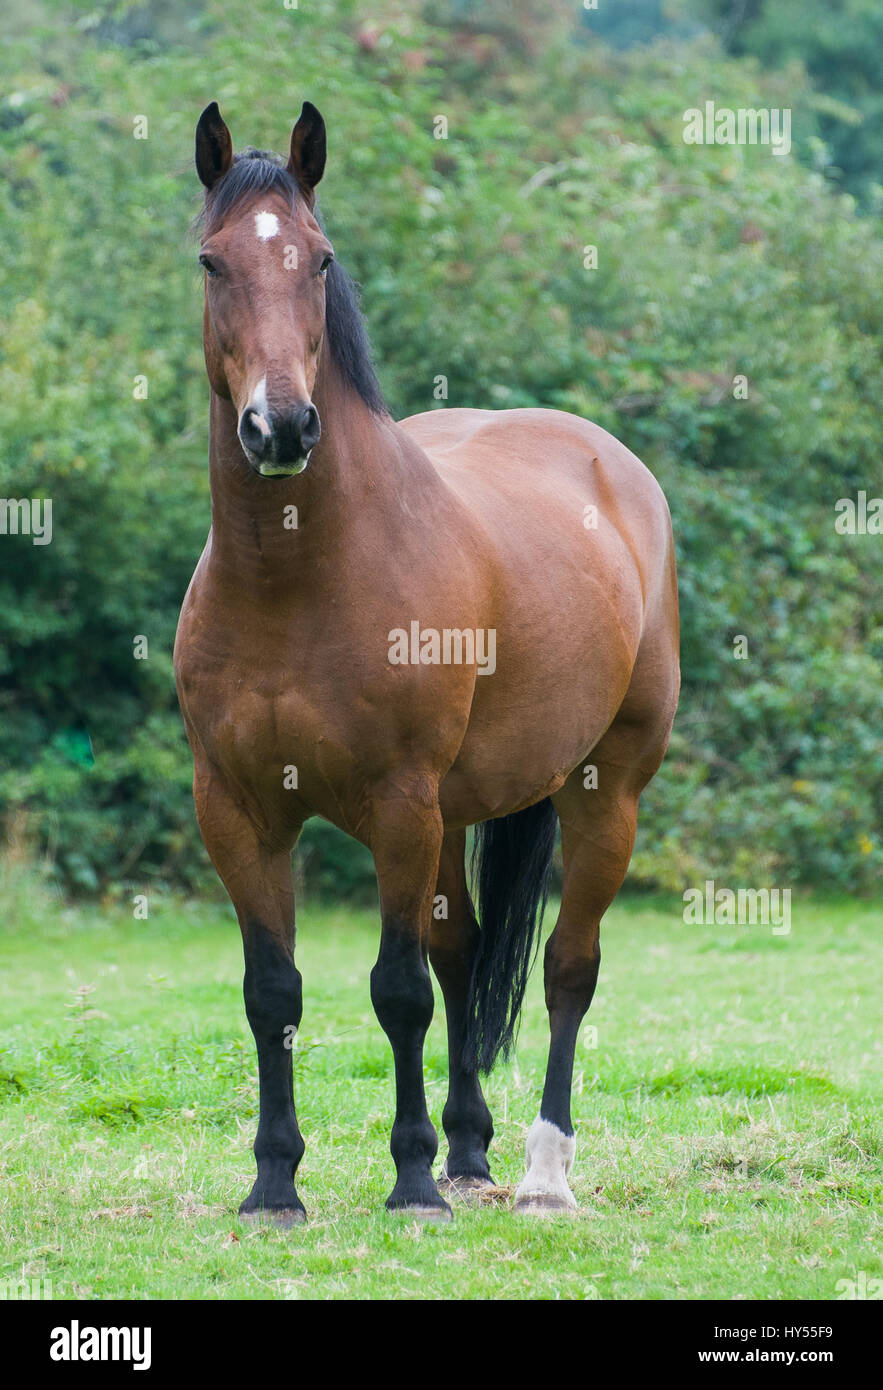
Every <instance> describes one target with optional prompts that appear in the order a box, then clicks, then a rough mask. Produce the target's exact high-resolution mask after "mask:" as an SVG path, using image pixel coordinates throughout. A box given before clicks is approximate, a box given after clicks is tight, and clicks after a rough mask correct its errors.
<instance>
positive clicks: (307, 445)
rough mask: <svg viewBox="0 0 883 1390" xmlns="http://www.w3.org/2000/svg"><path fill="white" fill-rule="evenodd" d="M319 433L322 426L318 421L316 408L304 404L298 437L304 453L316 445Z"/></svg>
mask: <svg viewBox="0 0 883 1390" xmlns="http://www.w3.org/2000/svg"><path fill="white" fill-rule="evenodd" d="M321 433H322V426H321V424H320V422H319V412H318V410H317V409H316V407H315V406H314V405H308V406H306V407H305V408H304V412H303V415H302V417H301V426H300V439H301V445H302V446H303V450H304V453H306V454H308V453H309V452H310V450H311V449H314V448H315V447H316V445H317V444H318V442H319V436H320V434H321Z"/></svg>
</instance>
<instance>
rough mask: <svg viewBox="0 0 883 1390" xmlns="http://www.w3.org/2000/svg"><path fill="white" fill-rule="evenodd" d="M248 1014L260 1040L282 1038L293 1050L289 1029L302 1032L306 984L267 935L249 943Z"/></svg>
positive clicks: (256, 935)
mask: <svg viewBox="0 0 883 1390" xmlns="http://www.w3.org/2000/svg"><path fill="white" fill-rule="evenodd" d="M243 997H244V999H245V1013H246V1016H247V1018H248V1021H249V1024H250V1025H251V1028H252V1031H253V1033H254V1034H255V1036H256V1037H266V1038H268V1039H269V1038H275V1037H278V1041H279V1042H280V1044H282V1045H285V1046H287V1047H288V1048H290V1047H291V1041H290V1034H288V1033H286V1031H285V1030H286V1029H289V1028H292V1027H293V1028H295V1029H297V1028H299V1027H300V1021H301V1018H302V1016H303V981H302V977H301V973H300V971H299V970H298V968H297V966H296V965H295V964H294V961H293V960H292V959H291V957H290V956H289V955H288V954H287V952H286V951H284V950H283V949H282V948H281V947H280V946H278V944H277V943H276V942H274V941H273V940H272V939H271V938H269V937H268V936H267V934H266V933H264V932H260V931H255V932H251V933H249V934H248V936H247V937H246V941H245V979H244V981H243Z"/></svg>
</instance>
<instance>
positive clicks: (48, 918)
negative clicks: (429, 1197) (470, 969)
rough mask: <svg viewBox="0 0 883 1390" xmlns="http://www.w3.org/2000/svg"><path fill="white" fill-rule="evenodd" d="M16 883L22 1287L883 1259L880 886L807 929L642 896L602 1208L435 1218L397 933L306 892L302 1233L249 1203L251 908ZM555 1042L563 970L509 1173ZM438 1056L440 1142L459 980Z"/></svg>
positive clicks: (10, 890)
mask: <svg viewBox="0 0 883 1390" xmlns="http://www.w3.org/2000/svg"><path fill="white" fill-rule="evenodd" d="M2 902H3V907H4V918H5V926H4V928H3V931H2V949H3V954H4V958H5V965H6V968H5V970H4V972H3V979H2V985H0V1037H2V1050H0V1098H2V1102H3V1124H2V1131H0V1156H2V1168H3V1182H2V1193H3V1196H2V1204H0V1249H2V1252H3V1269H2V1276H3V1277H4V1278H12V1279H18V1278H20V1277H22V1276H24V1277H26V1278H28V1279H37V1280H40V1279H42V1280H49V1281H51V1285H52V1293H53V1296H54V1297H55V1298H56V1299H58V1298H111V1297H114V1298H188V1299H225V1298H260V1299H265V1298H287V1299H299V1298H322V1299H330V1298H390V1297H394V1298H458V1299H462V1298H505V1299H523V1298H531V1299H537V1298H539V1299H550V1298H559V1297H560V1298H566V1299H611V1298H615V1299H688V1298H693V1299H709V1298H730V1299H752V1298H764V1299H794V1298H812V1299H832V1298H837V1297H839V1296H842V1295H843V1291H844V1290H848V1289H849V1287H850V1286H849V1285H848V1284H845V1283H838V1281H849V1280H852V1281H858V1285H859V1287H866V1282H864V1281H870V1280H872V1279H876V1278H879V1277H880V1276H881V1275H883V1259H881V1254H880V1241H879V1204H880V1196H881V1191H883V1182H881V1166H883V1165H881V1159H883V1130H881V1125H880V1120H879V1100H880V1089H881V1085H880V1076H881V1066H880V1042H879V1037H878V1033H877V1024H878V1021H879V1001H880V998H881V995H883V988H881V985H883V980H881V975H883V971H881V955H883V952H881V943H880V931H879V928H880V921H881V917H883V907H881V905H879V904H877V905H874V904H869V903H859V902H849V901H840V902H821V901H818V900H811V899H799V900H795V901H794V902H793V904H792V913H791V933H790V935H788V936H781V935H779V936H776V935H773V934H772V932H771V931H770V928H769V927H760V926H752V927H726V926H695V925H687V924H685V923H684V921H683V920H682V904H681V903H680V902H679V901H677V900H668V901H663V900H652V901H648V900H647V899H634V898H633V899H623V900H621V901H620V902H619V903H618V904H617V905H615V907H614V908H613V910H612V911H611V912H610V913H609V914H608V917H607V920H606V923H605V929H604V932H603V936H602V947H603V953H604V955H603V960H602V966H601V979H600V984H599V987H598V992H597V995H596V998H595V1003H594V1004H593V1006H592V1010H591V1013H590V1015H589V1018H588V1021H587V1022H588V1024H589V1025H591V1026H589V1027H587V1028H586V1030H585V1031H584V1034H583V1039H582V1043H581V1046H580V1049H579V1051H578V1055H577V1064H576V1083H575V1092H574V1122H575V1126H576V1132H577V1159H576V1166H575V1169H574V1176H573V1188H574V1192H575V1194H576V1196H577V1199H578V1201H579V1203H580V1213H579V1215H578V1216H576V1217H574V1218H566V1217H559V1218H555V1219H552V1220H545V1221H543V1220H538V1219H531V1218H528V1217H525V1216H516V1215H515V1214H514V1213H513V1211H512V1210H511V1207H510V1205H509V1203H508V1201H507V1200H506V1198H505V1195H501V1197H500V1199H499V1200H498V1201H496V1202H495V1203H494V1204H493V1205H489V1206H487V1207H484V1208H480V1209H471V1208H466V1207H458V1208H457V1210H456V1213H455V1219H454V1221H453V1222H450V1223H427V1224H419V1223H417V1222H415V1221H413V1220H411V1219H409V1218H407V1217H404V1216H394V1215H390V1214H388V1213H386V1212H385V1210H384V1207H383V1201H384V1198H385V1196H386V1194H387V1192H388V1191H389V1189H390V1187H391V1186H392V1180H393V1170H392V1160H391V1159H390V1156H389V1149H388V1145H389V1130H390V1126H391V1123H392V1114H393V1091H392V1067H391V1054H390V1052H389V1048H388V1045H387V1042H386V1039H385V1038H384V1036H383V1034H382V1033H381V1031H380V1028H379V1025H378V1024H377V1022H376V1019H375V1017H374V1014H373V1011H372V1009H371V1003H370V999H369V994H368V974H369V970H370V968H371V965H372V963H373V960H374V957H375V954H376V949H377V941H378V930H377V925H376V921H375V919H374V916H373V914H372V913H370V912H364V911H355V910H352V909H348V908H347V909H343V908H338V909H329V908H327V907H319V906H317V905H310V904H307V906H306V907H305V908H304V909H303V910H302V911H301V913H300V917H299V935H298V964H299V966H300V968H301V970H302V972H303V975H304V991H305V1009H304V1019H303V1025H302V1030H301V1035H300V1039H299V1045H298V1048H297V1050H296V1052H295V1095H296V1100H297V1105H298V1116H299V1120H300V1124H301V1128H302V1130H303V1133H304V1137H305V1139H306V1143H307V1151H306V1155H305V1157H304V1160H303V1163H302V1165H301V1168H300V1173H299V1179H298V1189H299V1191H300V1194H301V1197H302V1199H303V1201H304V1202H305V1204H306V1206H307V1210H308V1212H309V1216H310V1220H309V1222H308V1224H307V1225H306V1226H304V1227H300V1228H298V1229H295V1230H290V1231H284V1232H282V1231H277V1230H275V1229H264V1228H260V1229H257V1230H256V1229H253V1228H251V1227H246V1226H244V1225H242V1224H241V1223H240V1222H239V1220H238V1218H237V1215H236V1209H237V1206H238V1203H239V1202H240V1200H241V1199H242V1198H243V1197H244V1196H245V1195H246V1193H247V1192H248V1190H249V1187H250V1185H251V1182H252V1178H253V1158H252V1154H251V1143H252V1140H253V1137H254V1130H255V1126H256V1114H257V1079H256V1065H255V1060H254V1052H253V1046H252V1041H251V1035H250V1033H249V1031H248V1026H247V1023H246V1020H245V1015H244V1010H243V1005H242V997H241V977H242V963H241V955H240V941H239V932H238V928H237V926H236V923H235V920H234V919H233V917H232V913H231V912H230V910H229V909H227V908H225V907H223V906H219V905H212V904H201V905H200V904H192V903H184V902H182V901H180V900H165V901H163V900H158V899H157V898H156V897H154V898H152V899H151V905H150V916H149V918H148V919H147V920H145V921H141V920H135V919H134V918H133V916H132V915H131V910H130V909H129V908H127V907H119V906H118V907H115V908H107V909H100V908H98V907H95V906H81V907H70V906H65V905H64V904H60V903H56V902H54V901H53V900H52V899H50V898H48V897H47V896H46V895H45V893H44V892H43V891H42V890H40V889H39V888H38V887H37V886H36V885H35V883H34V882H33V880H32V879H30V878H28V877H27V876H26V875H24V876H23V875H22V874H21V873H19V872H12V873H7V876H6V881H5V884H4V885H3V886H2ZM552 920H553V918H552V916H551V914H550V915H549V918H548V920H547V925H551V921H552ZM595 1030H597V1031H596V1032H595ZM545 1047H546V1017H545V1010H544V1007H543V1002H542V985H541V971H540V970H536V971H535V972H534V975H533V977H532V981H531V986H530V990H529V997H528V1000H527V1004H526V1007H525V1012H524V1018H523V1026H522V1030H521V1035H520V1040H519V1045H518V1049H517V1055H516V1058H515V1059H514V1061H513V1062H511V1063H510V1064H509V1065H507V1066H501V1067H499V1068H498V1070H497V1071H495V1073H494V1074H493V1076H492V1077H491V1079H490V1080H489V1082H488V1084H487V1087H486V1094H487V1096H488V1100H489V1103H490V1106H491V1109H492V1111H493V1114H494V1122H495V1126H496V1131H497V1132H496V1138H495V1139H494V1143H493V1146H492V1169H493V1172H494V1176H495V1178H496V1180H497V1182H498V1183H499V1184H500V1185H501V1186H502V1187H504V1188H505V1187H506V1186H510V1187H514V1186H515V1185H516V1184H517V1182H518V1180H519V1178H520V1176H521V1173H522V1163H523V1148H524V1138H525V1134H526V1131H527V1128H528V1126H529V1124H530V1122H531V1120H532V1118H533V1117H534V1115H535V1113H536V1111H537V1107H538V1103H539V1094H540V1088H541V1084H542V1074H543V1066H544V1062H545ZM425 1062H426V1067H425V1071H426V1083H427V1094H428V1100H429V1107H430V1113H431V1115H432V1118H433V1121H434V1123H435V1124H436V1125H437V1127H438V1128H439V1130H440V1127H441V1124H440V1122H441V1110H442V1106H443V1103H444V1097H445V1088H446V1052H445V1044H444V1029H443V1010H442V1007H441V999H440V994H439V991H438V990H436V1017H435V1020H434V1022H433V1025H432V1028H431V1030H430V1033H429V1036H428V1038H427V1045H426V1053H425ZM443 1153H444V1143H443V1140H442V1146H441V1149H440V1154H439V1163H440V1162H441V1157H442V1156H443Z"/></svg>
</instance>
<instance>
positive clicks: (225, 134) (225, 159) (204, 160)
mask: <svg viewBox="0 0 883 1390" xmlns="http://www.w3.org/2000/svg"><path fill="white" fill-rule="evenodd" d="M232 163H233V141H232V139H231V137H230V132H229V130H228V129H227V127H226V125H225V124H224V119H223V117H222V115H221V113H220V111H219V110H218V103H217V102H216V101H213V102H212V103H211V105H210V106H207V107H206V108H205V110H204V111H203V113H202V115H201V116H200V118H199V123H198V124H197V127H196V172H197V174H198V175H199V177H200V178H201V179H202V181H203V183H204V184H205V186H206V188H212V187H213V186H214V185H215V184H216V183H217V181H218V179H220V178H223V176H224V175H225V174H226V172H227V170H228V169H229V168H230V165H231V164H232Z"/></svg>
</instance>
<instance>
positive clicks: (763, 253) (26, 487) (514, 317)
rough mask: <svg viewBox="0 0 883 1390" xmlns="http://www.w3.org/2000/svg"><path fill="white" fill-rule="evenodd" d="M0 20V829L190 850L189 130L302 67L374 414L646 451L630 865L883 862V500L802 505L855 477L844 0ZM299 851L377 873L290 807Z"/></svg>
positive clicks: (28, 839)
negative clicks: (476, 415) (562, 433)
mask: <svg viewBox="0 0 883 1390" xmlns="http://www.w3.org/2000/svg"><path fill="white" fill-rule="evenodd" d="M2 25H3V36H4V41H3V44H2V48H0V70H2V89H0V92H2V94H0V161H2V165H0V247H2V251H0V288H2V293H0V496H2V497H4V498H23V497H27V498H51V499H52V502H53V538H52V542H51V544H50V545H45V546H34V545H33V544H32V538H31V537H29V536H2V537H0V732H2V739H0V816H2V818H3V821H4V823H5V829H6V833H7V836H8V839H9V842H10V845H11V851H10V852H11V854H12V856H13V858H14V860H15V861H16V862H17V863H19V864H24V865H28V866H30V868H29V872H30V871H34V872H36V873H38V874H40V875H42V876H44V877H46V878H47V879H49V880H50V881H51V882H52V883H54V884H55V885H57V887H58V888H59V889H60V890H61V891H62V892H64V893H65V894H68V895H100V896H101V897H102V898H104V899H105V900H111V901H112V900H113V899H115V898H126V897H130V896H131V894H132V893H133V892H144V891H146V890H148V889H150V890H151V891H154V890H155V891H166V890H167V891H178V890H184V891H187V892H193V891H196V890H199V891H201V892H202V891H209V892H212V893H215V892H217V893H220V891H221V890H220V886H219V885H218V884H217V880H216V878H215V875H214V872H213V870H212V869H211V867H210V865H209V863H208V860H207V857H206V855H205V853H204V850H203V848H202V845H201V842H200V840H199V836H198V832H197V829H196V824H195V819H194V814H193V807H192V801H191V795H190V778H191V761H190V756H189V750H188V748H187V745H186V740H185V738H184V734H183V728H182V725H181V720H180V716H179V713H178V709H177V704H176V700H175V693H174V684H173V678H172V664H171V655H172V644H173V640H174V633H175V626H176V622H177V616H178V611H179V608H180V604H181V600H182V598H183V595H184V592H185V589H186V586H187V583H188V581H189V578H190V575H191V573H192V570H193V568H194V565H195V562H196V560H197V557H198V555H199V553H200V550H201V548H202V545H203V543H204V539H205V535H206V532H207V529H208V524H209V498H208V477H207V439H208V413H207V407H208V387H207V383H206V380H205V374H204V366H203V360H202V343H201V313H202V309H201V301H202V283H201V281H202V276H201V272H200V271H199V269H198V266H197V262H196V244H195V241H194V239H193V236H192V234H191V232H190V230H189V227H190V223H191V220H192V218H193V217H194V215H195V214H196V212H197V211H198V208H199V205H200V186H199V184H198V180H197V178H196V174H195V170H194V168H193V158H192V147H193V134H194V128H195V124H196V121H197V118H198V116H199V113H200V112H201V110H202V109H203V107H204V106H205V105H206V104H207V103H208V102H209V101H212V100H217V101H218V102H219V103H220V106H221V110H222V112H223V115H224V117H225V119H226V120H227V122H228V124H229V126H230V128H231V131H232V133H233V139H234V144H235V145H237V146H238V147H240V148H241V147H242V146H243V145H245V144H254V145H258V146H261V147H269V148H273V149H277V150H280V151H283V150H285V149H287V144H288V139H289V135H290V131H291V126H292V124H293V122H294V120H295V119H296V117H297V115H298V113H299V111H300V106H301V102H302V100H303V99H304V98H309V100H311V101H313V102H314V103H315V104H316V105H317V106H318V107H319V109H320V110H321V111H322V113H323V115H324V116H325V119H326V122H327V125H328V131H329V160H328V168H327V172H326V178H325V181H324V182H323V184H322V188H321V195H322V196H321V199H320V202H321V207H322V210H323V213H324V216H325V220H326V224H327V226H328V229H329V231H330V233H331V235H332V237H333V240H334V243H335V247H336V250H337V253H338V256H339V257H340V259H341V261H342V262H343V264H344V265H346V266H347V268H348V269H349V270H350V272H351V273H352V274H353V275H354V276H355V277H356V279H357V280H358V281H359V282H360V283H361V285H362V287H363V302H364V308H365V313H366V317H367V321H368V326H369V330H370V335H371V340H372V344H373V348H374V354H375V358H376V361H377V365H378V369H379V375H380V379H381V382H382V385H383V387H384V390H385V392H386V394H387V399H388V401H389V403H390V405H391V408H392V410H393V412H394V414H396V415H398V416H402V415H407V414H412V413H414V412H417V411H421V410H427V409H432V408H444V406H445V405H448V406H489V405H490V406H494V407H500V408H503V407H509V406H524V405H542V406H551V407H555V408H560V409H562V410H568V411H573V412H576V413H577V414H580V415H585V416H587V417H590V418H592V419H594V420H596V421H598V422H599V423H600V424H602V425H603V426H605V427H606V428H607V429H609V430H611V431H612V432H613V433H614V434H616V435H617V436H619V437H620V438H621V439H622V440H623V441H624V442H625V443H626V444H628V446H629V447H630V448H631V449H633V450H634V451H635V452H636V453H637V454H638V455H639V456H640V457H641V458H643V460H644V462H645V463H646V464H647V465H648V466H649V467H650V468H651V470H652V471H653V472H654V473H655V474H656V476H657V477H658V479H659V480H660V482H661V484H662V486H663V488H664V489H665V491H666V494H667V496H668V499H669V503H670V506H671V509H672V514H673V519H674V527H675V535H676V538H677V544H678V556H679V567H680V589H681V604H682V632H683V640H682V664H683V675H684V687H683V695H682V701H681V708H680V712H679V715H678V719H677V723H676V725H675V732H674V736H673V739H672V744H671V749H670V752H669V755H668V758H667V760H666V762H665V764H664V766H663V768H662V771H661V772H660V774H659V775H658V776H657V778H656V779H655V781H654V782H653V783H652V784H651V786H650V788H649V789H648V791H647V793H646V794H645V797H644V801H643V814H642V817H641V821H640V829H639V838H638V844H637V848H636V852H635V856H634V860H633V865H632V871H631V875H630V883H631V885H632V886H633V888H635V889H637V890H666V891H669V890H674V891H677V892H680V891H681V890H682V889H683V888H684V887H685V886H686V885H687V884H692V883H694V882H695V881H696V880H697V879H701V878H704V877H715V878H719V879H721V880H726V881H728V882H731V883H738V882H740V881H742V882H745V881H747V882H749V883H752V884H760V883H768V884H772V883H775V884H779V885H782V886H784V885H791V886H794V887H798V886H800V885H805V886H806V887H808V888H816V889H822V890H825V891H826V892H839V893H847V892H848V893H871V892H873V891H874V890H875V889H877V890H879V888H880V885H881V869H883V837H881V819H883V817H881V812H883V717H881V714H883V700H881V664H880V663H881V657H883V603H881V598H883V536H881V535H875V534H855V535H849V534H840V533H839V532H838V531H835V525H834V523H835V520H836V517H837V513H836V511H835V507H836V503H837V502H838V500H839V499H842V498H852V499H855V498H857V496H858V494H859V492H861V491H864V492H865V493H866V494H867V496H868V497H869V498H872V497H874V496H880V495H883V466H881V447H880V444H881V432H880V427H879V416H880V402H881V398H883V389H881V387H883V382H881V360H880V358H881V353H880V347H881V333H880V330H881V325H883V242H881V235H880V223H879V214H880V210H881V206H883V187H881V185H883V82H881V80H880V78H881V72H880V68H881V62H883V11H881V8H880V7H879V5H878V4H877V3H876V0H840V2H839V3H837V0H672V2H671V3H666V2H665V0H598V8H597V9H586V8H584V6H583V5H582V4H580V3H579V0H571V2H569V3H564V0H483V2H482V3H477V2H476V3H473V2H472V0H435V3H431V4H422V3H418V0H402V2H401V3H389V4H385V3H383V2H382V0H381V2H380V3H378V4H376V5H372V6H371V7H366V6H363V5H356V4H352V3H349V2H348V0H300V4H299V7H298V8H287V7H286V4H285V3H284V0H256V3H254V4H250V5H249V6H248V7H241V6H231V5H230V4H228V3H222V0H204V2H201V0H181V3H178V0H155V3H149V4H148V3H145V4H130V3H125V0H122V2H113V3H112V2H111V0H91V2H89V0H86V3H77V4H74V3H70V2H69V0H68V3H64V2H63V0H6V3H5V6H4V17H3V20H2ZM706 101H714V102H715V104H716V106H717V107H718V108H720V107H728V108H731V109H734V110H735V109H738V108H771V109H788V110H790V111H791V113H792V114H791V139H792V148H791V152H790V154H789V155H788V156H787V157H781V156H775V155H773V154H772V151H771V149H770V147H769V146H768V145H767V146H763V145H757V146H734V145H705V146H695V145H688V144H686V143H685V142H684V139H683V132H684V113H685V111H687V110H688V109H689V108H695V107H699V108H703V107H704V103H705V102H706ZM439 117H444V118H445V121H446V123H447V130H446V135H447V138H439V136H440V134H443V133H444V123H442V122H440V121H439V119H438V118H439ZM145 118H146V119H145ZM589 246H593V247H595V248H597V268H596V269H589V268H587V266H586V260H587V259H591V258H590V257H588V256H587V252H586V248H587V247H589ZM439 377H444V378H446V381H447V399H446V400H437V399H435V394H434V393H435V388H436V382H437V378H439ZM141 378H146V397H145V396H144V383H143V382H142V383H141V384H140V386H139V379H141ZM737 378H740V379H741V378H745V379H746V384H745V385H744V386H743V387H742V388H741V389H740V388H737V387H736V386H735V385H734V383H735V382H736V380H737ZM525 525H526V526H529V525H530V518H525ZM138 637H144V638H146V639H147V652H148V655H147V659H136V658H135V652H136V650H137V649H138V648H137V644H136V638H138ZM739 637H743V638H745V639H747V644H746V649H747V657H746V659H739V658H738V657H737V656H736V654H735V653H736V650H737V649H738V650H742V648H741V647H740V645H739V644H738V643H737V642H736V639H737V638H739ZM142 649H143V647H142ZM297 872H298V875H299V878H300V881H301V884H302V886H303V887H304V888H305V890H306V892H307V893H308V894H310V895H314V896H316V897H326V898H334V899H342V900H346V901H359V900H361V901H371V900H372V898H373V895H374V892H375V889H374V879H373V872H372V866H371V861H370V857H369V856H368V854H367V852H366V851H364V850H363V849H361V848H360V847H359V846H358V845H356V844H355V843H354V842H352V841H349V840H347V839H346V838H345V837H343V836H341V835H340V834H338V832H336V831H334V830H333V829H331V828H330V827H328V826H324V825H323V824H321V823H320V822H318V821H312V822H310V823H309V824H308V826H307V828H306V830H305V833H304V836H303V840H302V844H301V847H300V849H299V851H298V864H297Z"/></svg>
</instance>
